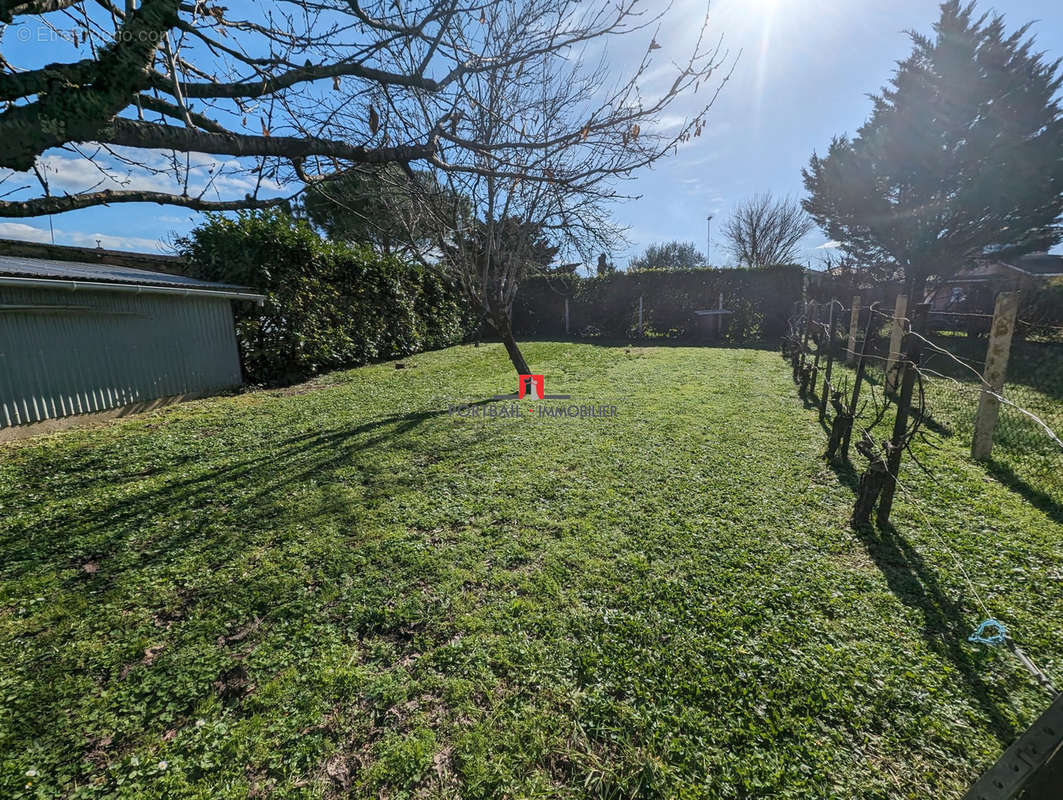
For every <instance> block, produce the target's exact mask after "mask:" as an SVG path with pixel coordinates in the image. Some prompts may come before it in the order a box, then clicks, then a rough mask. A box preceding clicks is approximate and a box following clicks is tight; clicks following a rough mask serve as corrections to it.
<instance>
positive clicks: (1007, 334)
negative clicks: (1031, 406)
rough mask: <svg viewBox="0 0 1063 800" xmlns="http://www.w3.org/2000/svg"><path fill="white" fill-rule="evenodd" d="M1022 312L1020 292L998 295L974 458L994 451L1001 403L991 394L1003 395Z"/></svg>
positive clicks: (972, 443)
mask: <svg viewBox="0 0 1063 800" xmlns="http://www.w3.org/2000/svg"><path fill="white" fill-rule="evenodd" d="M1018 310H1019V293H1018V292H1001V293H1000V294H998V295H997V303H996V308H995V309H994V310H993V325H992V327H991V328H990V330H989V347H988V348H987V349H986V356H985V372H984V373H982V379H983V380H984V381H985V382H986V383H987V384H988V391H987V389H986V388H983V389H982V394H981V396H980V397H979V398H978V414H977V416H975V418H974V438H973V440H972V441H971V457H972V458H975V459H978V460H983V461H984V460H985V459H987V458H989V456H990V455H991V454H992V452H993V431H994V430H995V429H996V427H997V417H998V416H999V415H1000V400H998V399H997V398H996V397H995V396H994V395H993V394H990V392H994V393H996V394H1001V393H1002V392H1003V391H1004V379H1005V378H1006V376H1007V373H1008V355H1009V354H1010V352H1011V337H1012V334H1013V333H1014V332H1015V316H1016V314H1017V312H1018Z"/></svg>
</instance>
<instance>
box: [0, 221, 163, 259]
mask: <svg viewBox="0 0 1063 800" xmlns="http://www.w3.org/2000/svg"><path fill="white" fill-rule="evenodd" d="M0 238H4V239H19V240H21V241H24V242H43V243H45V244H48V243H50V242H51V241H52V233H51V231H49V230H48V229H47V228H38V227H36V226H34V225H27V224H25V223H23V222H0ZM55 243H56V244H71V245H77V246H79V247H96V246H97V244H98V245H99V246H100V247H103V248H104V249H107V250H133V251H137V252H141V253H160V252H165V251H167V250H169V248H168V247H167V245H166V243H165V242H163V241H160V240H159V239H145V238H143V237H140V236H114V235H112V234H108V233H84V232H82V231H67V230H63V229H61V228H56V229H55Z"/></svg>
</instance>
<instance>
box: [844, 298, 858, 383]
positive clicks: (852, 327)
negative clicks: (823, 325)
mask: <svg viewBox="0 0 1063 800" xmlns="http://www.w3.org/2000/svg"><path fill="white" fill-rule="evenodd" d="M859 328H860V295H854V296H853V309H852V313H851V314H850V315H849V347H848V350H846V353H845V363H846V364H848V365H849V366H850V367H851V366H852V365H853V364H855V363H856V359H857V354H856V332H857V330H859Z"/></svg>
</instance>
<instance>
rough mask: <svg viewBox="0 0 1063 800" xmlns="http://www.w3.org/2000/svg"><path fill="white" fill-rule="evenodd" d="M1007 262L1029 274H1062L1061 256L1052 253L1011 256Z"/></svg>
mask: <svg viewBox="0 0 1063 800" xmlns="http://www.w3.org/2000/svg"><path fill="white" fill-rule="evenodd" d="M1009 263H1010V264H1011V265H1012V266H1014V267H1017V268H1018V269H1021V270H1022V271H1023V272H1028V273H1029V274H1031V275H1043V276H1045V277H1051V276H1054V275H1063V256H1057V255H1054V254H1052V253H1029V254H1028V255H1025V256H1019V257H1018V258H1013V259H1011V261H1010V262H1009Z"/></svg>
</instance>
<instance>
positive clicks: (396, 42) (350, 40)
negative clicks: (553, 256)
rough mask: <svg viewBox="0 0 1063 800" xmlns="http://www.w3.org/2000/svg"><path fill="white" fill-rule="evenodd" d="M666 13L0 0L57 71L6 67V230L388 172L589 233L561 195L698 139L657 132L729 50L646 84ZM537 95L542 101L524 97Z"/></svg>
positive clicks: (545, 6)
mask: <svg viewBox="0 0 1063 800" xmlns="http://www.w3.org/2000/svg"><path fill="white" fill-rule="evenodd" d="M665 13H667V9H666V10H665V11H661V10H660V7H659V6H658V5H657V4H656V3H653V2H650V1H649V0H599V2H589V3H588V2H586V1H585V0H491V1H490V2H489V1H488V0H412V1H409V2H407V1H403V2H396V0H367V2H360V1H359V0H278V2H275V3H261V4H254V5H252V6H250V7H247V6H242V7H241V9H240V12H239V13H237V12H235V11H230V10H228V9H226V8H224V7H222V6H220V5H212V4H210V3H208V2H204V1H203V0H195V2H182V1H181V0H143V1H142V2H141V3H140V4H139V7H138V6H137V4H136V3H133V2H129V1H128V0H127V2H126V3H124V4H120V5H119V4H116V3H115V2H114V0H94V1H93V2H88V1H87V0H0V20H3V21H6V22H9V23H11V24H10V25H9V27H8V32H7V35H6V36H5V40H6V41H11V40H14V39H17V38H18V36H17V35H13V34H17V32H18V31H19V30H21V29H22V28H24V27H27V26H29V27H32V29H33V31H34V32H35V34H34V35H36V34H37V33H39V31H40V30H41V29H43V30H45V32H46V33H48V37H46V38H49V39H50V41H49V42H48V43H46V44H42V45H41V47H42V48H45V49H46V50H47V57H48V58H49V59H53V60H55V63H48V64H41V65H29V66H26V67H23V66H21V65H17V64H12V63H10V62H9V60H8V59H7V58H5V57H4V54H3V53H2V52H0V109H2V110H0V142H2V145H0V168H6V169H0V216H8V217H20V216H33V215H39V214H47V213H58V212H63V211H69V210H73V209H78V208H85V207H88V206H93V205H99V204H103V203H117V202H135V201H153V202H159V203H170V204H175V205H180V206H185V207H188V208H193V209H198V210H225V209H234V208H248V207H260V206H264V205H269V204H271V203H277V202H280V201H282V200H283V199H285V198H286V197H290V196H292V195H293V194H297V193H298V192H299V191H301V190H302V189H303V188H305V186H306V185H307V184H309V183H313V182H315V181H321V180H323V179H325V178H327V177H329V176H335V175H337V174H342V173H344V172H346V171H349V170H352V169H357V168H359V166H361V167H363V168H364V166H365V165H367V164H381V163H397V164H401V165H405V166H406V168H407V169H408V171H409V169H410V167H411V165H412V168H415V169H418V170H425V169H427V170H430V171H438V172H442V173H445V174H447V175H449V176H452V178H451V179H450V180H449V182H450V183H451V184H452V188H453V189H455V190H460V191H461V192H463V193H465V194H466V195H469V196H473V195H476V194H477V193H478V192H479V191H480V187H481V185H483V186H486V185H487V183H491V185H492V186H494V187H495V188H496V189H497V187H498V186H499V185H500V183H499V182H501V183H502V184H504V185H505V187H506V189H505V192H504V195H505V197H506V198H507V199H503V200H501V201H500V202H502V203H509V204H512V203H520V204H525V203H528V202H533V203H534V205H535V206H536V208H545V207H546V206H547V205H550V204H552V207H553V211H551V212H550V213H549V214H547V213H545V212H539V211H537V212H535V214H536V215H539V216H542V217H544V218H545V217H549V218H550V222H549V225H551V226H555V225H557V226H561V225H564V226H575V228H576V229H583V230H584V231H585V232H593V231H592V228H591V227H589V224H590V222H591V220H592V215H591V214H590V212H584V211H582V210H580V208H579V207H572V206H568V207H566V208H564V210H562V209H561V206H562V205H563V204H562V202H561V201H562V197H561V195H562V194H565V193H566V192H567V193H568V194H569V196H570V197H571V196H574V195H573V194H572V191H573V190H574V189H578V190H579V192H580V193H582V195H583V196H584V197H588V198H590V199H591V201H592V204H593V202H597V201H599V200H601V199H604V198H605V197H607V196H608V195H609V194H610V192H611V191H612V190H611V189H609V188H606V187H605V186H604V185H603V181H604V179H606V178H612V177H616V176H623V175H626V174H628V173H629V172H630V171H631V170H634V169H637V168H638V167H640V166H643V165H645V164H648V163H650V162H652V161H653V160H654V159H655V158H657V157H659V156H660V155H662V154H664V153H666V152H668V151H669V150H670V149H672V148H675V147H676V146H677V145H679V144H680V143H682V142H684V141H687V140H689V138H690V137H692V136H697V135H699V134H700V133H701V131H702V128H703V126H704V124H705V119H704V112H703V111H701V112H695V113H693V114H691V115H690V117H689V118H688V119H687V120H686V121H685V122H684V124H682V125H681V126H679V127H677V128H671V129H669V130H668V131H667V132H664V131H661V130H658V128H657V126H656V120H657V118H658V115H659V114H660V113H661V111H662V110H663V109H664V108H666V107H667V106H668V105H669V104H670V103H671V102H672V100H674V99H675V98H676V97H678V96H679V95H680V94H682V93H685V92H692V91H697V90H698V89H699V88H701V89H702V91H703V92H705V95H706V96H705V101H704V105H703V106H702V108H703V109H704V108H707V107H708V105H709V104H710V103H711V97H712V95H713V93H714V92H717V91H718V90H719V87H720V85H721V81H720V80H716V81H712V84H713V85H707V84H708V83H709V82H710V80H711V76H712V74H713V72H714V70H716V69H717V68H718V67H719V66H720V64H721V63H723V62H724V60H725V54H723V53H721V50H720V44H719V40H718V39H715V40H713V41H708V40H707V39H704V38H703V39H702V40H700V41H699V44H698V46H697V48H696V49H695V51H694V52H691V53H688V54H686V56H685V57H684V58H680V59H678V60H676V58H675V54H674V53H671V54H670V58H671V59H672V64H673V68H672V69H671V70H670V74H668V75H667V77H666V78H665V79H664V81H663V83H661V78H660V74H661V73H660V71H659V70H658V67H661V66H662V65H661V64H658V63H656V61H655V55H657V54H655V53H654V51H655V50H658V49H660V48H661V45H660V44H659V43H658V42H657V41H656V40H655V38H654V37H655V36H656V35H658V31H659V28H658V24H659V22H660V20H661V18H662V15H663V14H665ZM33 15H40V16H39V17H37V16H33ZM20 26H21V27H20ZM34 26H36V27H34ZM620 35H632V36H641V37H642V39H643V40H644V41H645V51H644V52H645V55H644V57H643V58H642V60H641V61H640V62H639V63H637V64H633V65H632V66H631V69H630V71H629V72H628V74H626V75H624V76H622V77H619V78H618V77H616V76H615V75H612V74H609V73H607V72H606V71H605V67H604V62H603V61H600V60H599V59H600V58H601V55H602V53H604V50H605V45H606V44H607V42H609V41H611V40H612V39H613V38H614V37H616V36H620ZM60 54H62V55H60ZM8 55H10V54H8ZM63 56H65V58H63ZM60 59H62V60H60ZM651 65H652V66H653V67H654V71H655V73H656V74H654V75H650V74H649V73H650V67H651ZM663 66H664V67H668V64H667V62H666V63H665V64H664V65H663ZM721 77H722V78H723V79H724V80H725V79H726V76H721ZM562 78H567V79H568V80H569V81H570V82H569V83H567V84H562V82H561V79H562ZM538 80H542V81H546V84H545V85H546V86H548V87H550V88H549V90H547V91H539V93H538V96H537V97H533V96H532V94H531V93H530V87H531V86H532V85H533V84H534V82H535V81H538ZM673 81H674V82H673ZM654 84H658V85H654ZM542 88H543V87H542V86H540V89H542ZM651 91H652V92H653V93H652V96H651V95H650V94H649V92H651ZM503 105H504V106H505V110H504V111H502V112H499V111H498V109H500V108H501V107H502V106H503ZM218 157H222V158H218ZM75 158H84V159H85V160H86V163H87V164H89V165H91V166H90V169H89V170H87V172H88V173H89V174H90V175H91V174H93V170H94V171H95V172H96V173H98V180H96V181H95V182H91V181H87V185H85V186H83V187H77V188H76V189H74V190H73V191H70V190H67V191H64V192H61V191H53V188H52V187H53V185H54V183H55V177H54V176H55V173H56V168H55V166H54V165H55V163H56V162H57V160H58V161H61V162H62V163H65V164H68V163H70V160H71V159H75ZM69 172H70V171H69V170H67V173H68V174H69ZM481 182H483V184H481ZM116 183H117V184H118V188H114V187H115V185H116ZM558 185H563V186H565V187H566V189H565V190H564V191H558V190H555V189H552V188H551V187H553V186H558ZM159 186H161V187H162V188H163V189H165V191H163V190H160V189H159V188H158V187H159ZM510 197H512V199H508V198H510ZM532 197H534V198H535V199H534V201H532V200H531V198H532ZM517 198H520V199H519V200H518V199H517ZM474 199H475V198H474ZM493 213H494V212H493V211H492V214H493ZM489 216H490V215H489Z"/></svg>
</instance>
